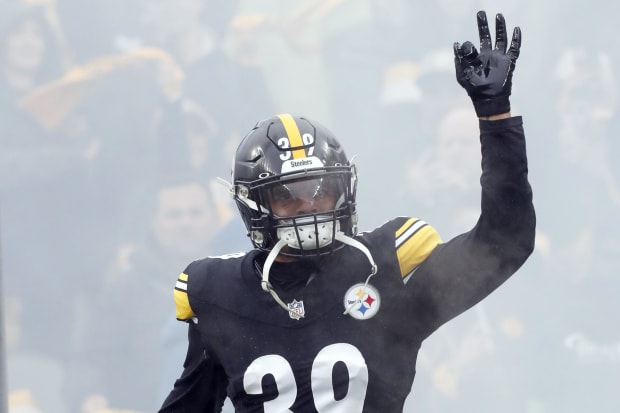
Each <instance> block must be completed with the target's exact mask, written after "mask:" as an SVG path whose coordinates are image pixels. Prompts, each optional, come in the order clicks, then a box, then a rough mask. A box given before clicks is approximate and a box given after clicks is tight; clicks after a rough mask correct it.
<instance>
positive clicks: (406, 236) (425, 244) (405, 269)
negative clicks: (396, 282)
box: [395, 218, 441, 277]
mask: <svg viewBox="0 0 620 413" xmlns="http://www.w3.org/2000/svg"><path fill="white" fill-rule="evenodd" d="M440 243H441V238H440V237H439V234H438V233H437V231H436V230H435V228H433V227H431V226H430V225H428V224H427V223H426V222H424V221H421V220H418V219H415V218H414V219H410V220H409V221H407V222H406V223H405V224H404V225H403V226H402V227H400V228H399V229H398V230H397V231H396V241H395V248H396V256H397V258H398V264H399V265H400V273H401V276H402V277H405V276H406V275H407V274H409V273H410V272H411V271H413V270H414V269H415V268H416V267H417V266H418V265H420V263H422V262H423V261H424V260H425V259H426V258H427V257H428V256H429V255H430V253H431V252H432V251H433V250H434V249H435V247H436V246H437V245H439V244H440Z"/></svg>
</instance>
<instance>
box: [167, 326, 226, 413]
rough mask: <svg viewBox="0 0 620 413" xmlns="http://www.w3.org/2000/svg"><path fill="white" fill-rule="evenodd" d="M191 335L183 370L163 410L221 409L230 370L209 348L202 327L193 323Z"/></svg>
mask: <svg viewBox="0 0 620 413" xmlns="http://www.w3.org/2000/svg"><path fill="white" fill-rule="evenodd" d="M188 338H189V344H188V348H187V357H186V358H185V362H184V364H183V373H182V374H181V377H180V378H179V379H178V380H177V381H176V382H175V383H174V388H173V389H172V391H171V392H170V394H169V395H168V397H166V400H165V401H164V403H163V405H162V407H161V408H160V409H159V413H217V412H221V411H222V406H223V405H224V400H225V399H226V386H227V384H228V381H227V379H226V374H225V373H224V370H223V369H222V368H221V366H219V365H218V364H217V363H216V362H215V361H214V360H213V359H212V358H211V357H210V356H209V355H208V354H207V353H206V352H205V350H204V346H203V345H202V341H201V338H200V333H199V331H198V328H197V327H196V326H195V324H193V323H190V325H189V329H188Z"/></svg>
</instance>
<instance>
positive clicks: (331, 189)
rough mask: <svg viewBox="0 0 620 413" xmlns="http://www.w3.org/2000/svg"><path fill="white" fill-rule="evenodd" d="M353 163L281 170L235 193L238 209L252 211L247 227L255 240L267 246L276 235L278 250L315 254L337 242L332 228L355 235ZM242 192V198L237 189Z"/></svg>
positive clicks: (329, 250)
mask: <svg viewBox="0 0 620 413" xmlns="http://www.w3.org/2000/svg"><path fill="white" fill-rule="evenodd" d="M355 176H356V173H355V167H354V166H337V167H327V168H323V169H322V170H320V171H305V172H303V173H301V174H300V173H291V174H281V175H278V176H272V177H266V178H265V179H264V180H262V182H260V181H259V182H254V183H252V184H250V186H249V187H247V188H246V189H244V190H242V191H237V196H235V198H236V201H237V205H238V206H239V208H240V209H241V208H243V209H245V212H246V215H247V211H248V210H251V211H252V217H253V218H252V219H251V220H250V225H249V226H248V228H249V230H250V236H251V239H252V242H253V243H254V245H255V246H256V247H258V248H260V249H264V250H271V248H273V246H274V245H275V244H276V243H277V242H278V241H280V240H282V241H283V242H284V248H283V249H282V251H280V253H281V254H282V255H288V256H298V257H306V256H319V255H324V254H328V253H330V252H332V251H334V250H335V249H337V248H340V247H341V246H342V245H341V244H340V243H337V242H334V239H335V234H336V233H337V232H344V233H345V234H346V235H348V236H352V235H355V232H356V223H357V222H356V221H357V219H356V215H355V201H354V200H355ZM240 192H241V193H244V192H245V193H247V197H246V198H245V199H244V198H243V197H242V196H239V193H240Z"/></svg>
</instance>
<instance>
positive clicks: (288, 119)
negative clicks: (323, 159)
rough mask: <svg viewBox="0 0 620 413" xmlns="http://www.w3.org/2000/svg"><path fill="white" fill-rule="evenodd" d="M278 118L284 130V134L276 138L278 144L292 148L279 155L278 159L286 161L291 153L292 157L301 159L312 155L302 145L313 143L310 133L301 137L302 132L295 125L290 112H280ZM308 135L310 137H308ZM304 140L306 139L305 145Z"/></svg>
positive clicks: (284, 147) (285, 147)
mask: <svg viewBox="0 0 620 413" xmlns="http://www.w3.org/2000/svg"><path fill="white" fill-rule="evenodd" d="M278 118H280V121H281V122H282V125H283V126H284V130H285V131H286V136H283V137H280V138H278V146H280V147H281V148H283V149H288V148H293V150H290V151H286V152H285V153H283V154H282V155H280V159H282V160H283V161H286V160H288V159H290V157H291V154H292V155H293V159H301V158H305V157H307V156H309V155H312V153H306V149H305V147H304V146H305V145H312V144H314V137H313V136H312V135H310V134H304V137H303V138H302V134H301V132H300V131H299V126H297V122H295V119H294V118H293V116H291V115H290V114H288V113H285V114H281V115H278ZM309 137H310V138H311V139H309ZM304 138H305V139H304ZM304 140H305V141H307V143H305V145H304ZM295 148H297V149H295Z"/></svg>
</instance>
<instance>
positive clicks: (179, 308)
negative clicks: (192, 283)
mask: <svg viewBox="0 0 620 413" xmlns="http://www.w3.org/2000/svg"><path fill="white" fill-rule="evenodd" d="M174 304H175V307H176V314H177V319H178V320H189V319H190V318H192V317H196V314H194V310H192V307H191V306H190V305H189V297H188V296H187V274H185V273H181V275H180V276H179V279H178V280H177V283H176V285H175V287H174Z"/></svg>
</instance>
